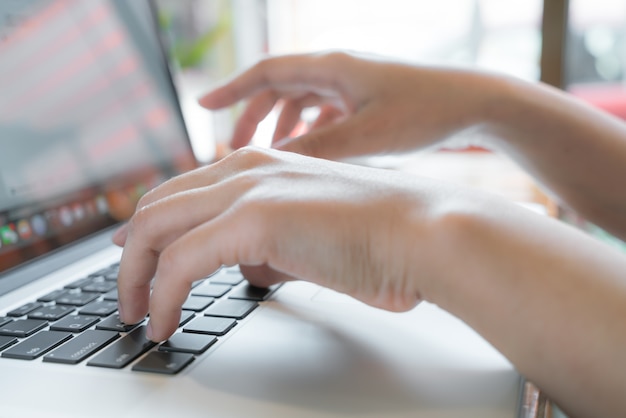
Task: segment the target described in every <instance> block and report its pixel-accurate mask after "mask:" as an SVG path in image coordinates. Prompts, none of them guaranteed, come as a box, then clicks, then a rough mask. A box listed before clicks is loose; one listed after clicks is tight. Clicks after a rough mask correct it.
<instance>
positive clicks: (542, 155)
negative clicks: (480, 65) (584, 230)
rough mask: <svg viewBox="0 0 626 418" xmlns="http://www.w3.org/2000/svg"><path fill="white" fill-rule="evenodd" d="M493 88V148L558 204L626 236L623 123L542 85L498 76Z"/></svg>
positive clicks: (625, 139) (489, 112)
mask: <svg viewBox="0 0 626 418" xmlns="http://www.w3.org/2000/svg"><path fill="white" fill-rule="evenodd" d="M494 89H495V91H496V94H495V95H494V96H493V97H494V100H493V101H492V102H491V103H490V104H489V109H488V110H487V112H486V114H487V115H488V116H487V117H488V118H490V122H491V123H490V124H488V126H489V127H490V128H489V129H491V130H492V133H493V134H494V135H493V136H494V137H495V138H496V139H495V141H496V143H497V146H498V147H499V148H501V149H502V150H504V151H505V152H507V153H508V154H509V155H510V156H511V157H512V158H513V159H514V160H516V161H517V162H518V163H520V164H521V165H522V166H523V167H524V168H525V169H526V170H528V171H529V172H530V173H531V174H532V175H534V176H535V177H536V178H537V179H538V181H539V182H540V183H542V184H543V185H544V186H545V187H546V188H547V189H549V191H550V192H551V194H553V195H555V197H556V198H557V199H558V200H559V201H560V203H562V204H564V205H566V206H569V207H571V208H572V209H574V210H576V211H577V212H579V213H580V214H582V215H583V216H584V217H586V218H587V219H588V220H590V221H592V222H594V223H596V224H597V225H599V226H601V227H603V228H605V229H607V230H608V231H610V232H612V233H613V234H615V235H617V236H619V237H621V238H622V239H626V193H624V190H623V179H625V178H626V125H625V124H624V123H623V122H622V121H620V120H618V119H616V118H614V117H612V116H610V115H608V114H605V113H603V112H601V111H599V110H596V109H593V108H591V107H590V106H588V105H586V104H584V103H582V102H580V101H578V100H576V99H573V98H572V97H570V96H568V95H567V94H566V93H563V92H560V91H557V90H555V89H552V88H549V87H546V86H543V85H530V84H526V83H522V82H518V81H514V80H506V79H500V80H499V82H496V83H495V84H494Z"/></svg>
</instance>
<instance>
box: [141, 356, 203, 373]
mask: <svg viewBox="0 0 626 418" xmlns="http://www.w3.org/2000/svg"><path fill="white" fill-rule="evenodd" d="M193 359H194V357H193V356H192V355H191V354H185V353H171V352H162V351H153V352H151V353H149V354H148V355H147V356H145V357H144V358H142V359H141V360H140V361H139V362H137V364H135V365H134V366H133V368H132V370H133V371H138V372H149V373H161V374H176V373H178V372H180V371H181V370H183V369H184V368H185V367H187V366H188V365H189V363H191V362H192V361H193Z"/></svg>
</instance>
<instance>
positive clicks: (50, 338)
mask: <svg viewBox="0 0 626 418" xmlns="http://www.w3.org/2000/svg"><path fill="white" fill-rule="evenodd" d="M237 273H238V272H237ZM92 276H93V277H92ZM92 276H90V277H89V279H91V280H81V281H76V282H73V283H72V284H70V285H68V286H71V287H67V288H65V289H59V290H58V291H56V293H55V292H52V293H49V294H48V295H46V296H44V297H43V298H39V299H38V301H37V302H33V303H30V304H26V305H23V306H22V307H20V308H18V309H15V310H13V311H11V312H10V313H7V317H0V351H3V353H2V357H6V358H16V359H23V360H32V359H35V358H38V357H41V356H43V361H44V362H57V363H65V364H77V363H80V362H81V361H83V360H85V359H87V358H88V357H90V356H92V355H95V354H96V352H98V351H100V350H102V351H101V352H100V353H98V354H97V355H95V356H94V357H93V358H92V359H91V360H90V361H88V363H87V365H89V366H98V367H109V368H123V367H126V366H127V365H129V364H130V363H131V362H133V361H135V360H136V359H137V358H138V357H140V356H142V355H143V354H145V353H146V352H147V351H150V350H151V349H152V348H153V347H154V346H155V344H154V343H152V342H150V341H149V340H147V339H146V338H145V326H140V324H141V323H139V324H134V325H126V324H122V323H121V322H120V321H119V316H118V315H117V314H112V313H113V312H116V309H117V303H116V299H117V294H116V290H113V291H111V290H109V289H108V286H107V287H101V288H100V289H99V291H100V292H104V291H105V290H106V291H107V295H110V298H109V299H111V300H104V299H102V300H94V301H91V302H87V304H85V305H82V306H83V307H82V308H81V309H80V310H79V311H78V314H73V315H70V313H71V312H73V311H75V310H76V309H78V307H80V306H81V305H79V304H78V303H79V301H78V300H76V301H75V304H70V303H67V304H63V303H59V301H60V300H61V301H62V302H66V301H68V300H67V299H64V298H71V297H78V298H80V297H81V296H79V295H88V294H91V292H83V290H84V288H85V287H86V286H93V285H94V283H104V282H106V281H109V282H110V281H112V277H108V278H104V279H103V278H102V277H100V276H98V277H95V275H92ZM96 279H97V280H96ZM212 279H213V278H212ZM94 280H95V281H94ZM242 281H243V277H242V276H241V274H240V273H238V274H232V273H231V274H222V275H220V276H219V277H218V278H216V280H211V281H203V282H198V283H196V286H194V290H193V292H192V294H191V295H190V296H189V298H188V300H187V302H186V304H185V306H184V309H185V310H183V311H182V313H181V320H180V326H181V327H183V328H182V329H181V331H182V332H179V333H177V334H175V335H173V336H172V337H171V338H170V339H169V340H168V341H166V342H165V343H163V344H161V345H160V346H159V347H158V349H157V350H156V351H154V350H153V351H151V352H150V353H148V354H147V355H145V356H144V358H143V359H142V360H140V361H139V362H137V364H135V365H134V366H133V370H139V371H151V372H157V373H166V374H173V373H177V372H179V371H180V370H182V368H184V367H186V366H187V365H188V364H190V363H191V361H193V359H194V358H195V357H194V356H195V355H199V354H201V353H203V352H204V351H206V350H207V349H208V348H209V347H210V346H211V345H213V344H214V343H215V342H216V341H217V336H222V335H224V334H226V333H227V332H228V331H230V330H231V329H232V328H233V327H234V326H235V325H236V324H237V320H240V319H243V318H245V317H246V316H247V315H248V314H249V313H250V312H252V311H253V310H254V309H255V308H256V307H257V306H258V301H262V300H266V299H267V298H268V297H269V296H270V295H271V294H272V293H273V292H274V291H275V290H276V289H277V286H274V287H271V288H269V289H258V288H255V287H252V286H250V285H248V284H244V285H242V286H239V287H237V288H236V289H235V290H234V291H232V292H231V294H230V295H229V298H228V299H222V300H220V301H219V303H214V302H216V298H220V297H221V296H224V295H225V294H226V293H228V292H230V291H231V290H230V289H232V286H234V285H236V284H238V283H241V282H242ZM68 289H69V290H68ZM77 289H80V290H77ZM112 292H115V294H112ZM94 293H95V292H94ZM52 296H53V297H52ZM99 296H101V295H98V294H96V298H98V297H99ZM45 300H51V301H52V303H55V304H47V303H46V302H45ZM83 300H86V299H81V300H80V302H81V303H82V301H83ZM202 311H204V315H203V316H200V317H197V316H196V315H197V314H198V313H200V312H202ZM18 314H19V315H20V316H26V318H20V319H18V318H19V317H18ZM104 317H106V318H104ZM103 318H104V319H103ZM54 321H56V322H55V323H53V324H51V325H49V322H54ZM142 322H143V321H142ZM48 325H49V329H48V330H44V329H45V328H46V327H48ZM94 325H95V329H90V328H92V327H93V326H94ZM120 332H122V333H126V334H125V335H123V336H122V335H121V334H120ZM77 334H78V335H77ZM26 337H30V338H28V339H26V340H23V341H20V340H19V339H21V338H26Z"/></svg>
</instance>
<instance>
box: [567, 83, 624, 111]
mask: <svg viewBox="0 0 626 418" xmlns="http://www.w3.org/2000/svg"><path fill="white" fill-rule="evenodd" d="M568 91H569V92H570V93H571V94H573V95H574V96H576V97H578V98H580V99H582V100H584V101H585V102H587V103H589V104H591V105H593V106H595V107H597V108H599V109H602V110H604V111H606V112H608V113H611V114H612V115H615V116H617V117H618V118H620V119H625V120H626V86H624V85H622V84H619V83H603V84H579V85H573V86H570V87H569V88H568Z"/></svg>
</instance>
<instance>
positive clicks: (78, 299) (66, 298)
mask: <svg viewBox="0 0 626 418" xmlns="http://www.w3.org/2000/svg"><path fill="white" fill-rule="evenodd" d="M99 296H100V295H98V294H97V293H81V292H76V293H74V292H66V293H65V294H63V295H61V296H60V297H59V298H57V299H56V300H55V302H56V303H57V305H72V306H85V305H86V304H88V303H89V302H93V301H94V300H96V299H98V297H99Z"/></svg>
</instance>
